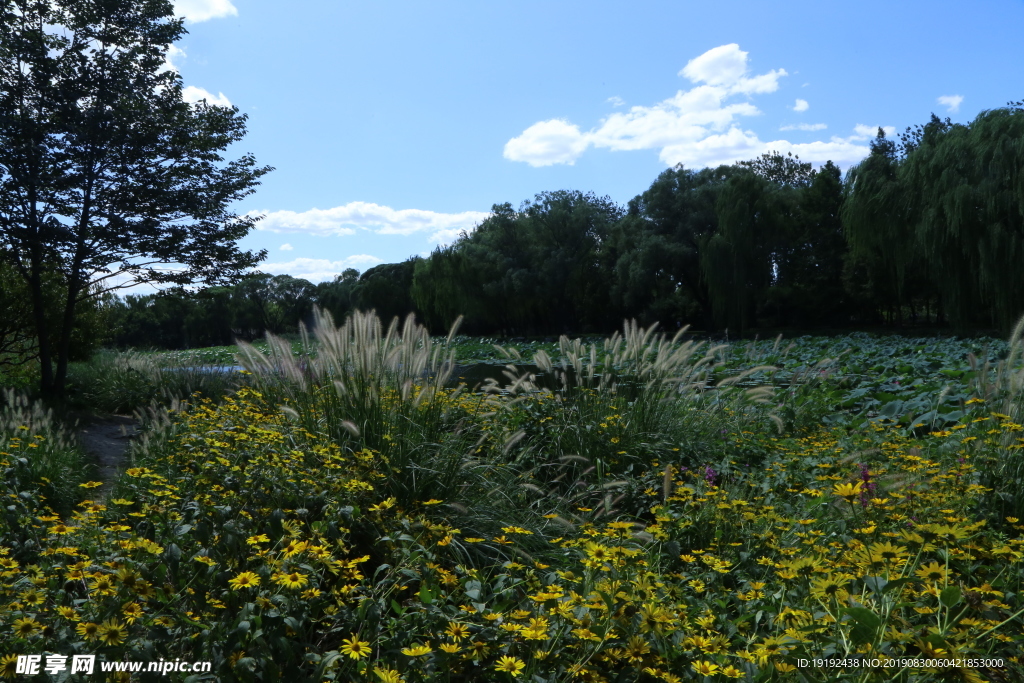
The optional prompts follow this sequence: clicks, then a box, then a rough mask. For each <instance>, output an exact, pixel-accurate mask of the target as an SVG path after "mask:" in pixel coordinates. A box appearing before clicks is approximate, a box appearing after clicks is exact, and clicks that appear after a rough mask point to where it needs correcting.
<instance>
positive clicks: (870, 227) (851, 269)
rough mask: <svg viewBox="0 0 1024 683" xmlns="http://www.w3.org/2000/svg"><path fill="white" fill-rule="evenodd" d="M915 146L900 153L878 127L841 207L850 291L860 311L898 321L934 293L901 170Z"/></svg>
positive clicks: (911, 192)
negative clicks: (872, 312) (874, 310)
mask: <svg viewBox="0 0 1024 683" xmlns="http://www.w3.org/2000/svg"><path fill="white" fill-rule="evenodd" d="M936 120H937V119H936ZM913 146H914V145H913V144H912V145H904V146H903V147H902V149H901V147H900V146H898V145H897V144H896V143H895V142H894V141H892V140H889V139H888V138H887V137H886V135H885V131H883V130H882V129H881V128H879V129H878V135H877V136H876V137H875V139H874V140H872V141H871V153H870V154H869V155H868V157H867V158H866V159H864V160H863V161H862V162H861V163H860V164H858V165H857V166H855V167H853V168H851V169H850V171H849V172H848V173H847V177H846V183H845V185H846V187H845V195H846V197H845V199H844V202H843V208H842V221H843V226H844V230H845V233H846V237H847V241H848V243H849V249H850V253H849V258H848V265H847V270H848V272H847V279H848V282H849V289H850V290H851V293H852V294H853V295H854V296H855V297H857V298H859V299H860V300H861V302H862V306H863V307H865V308H872V307H873V308H876V309H878V310H880V311H881V312H883V313H884V314H885V317H886V318H887V319H888V320H889V322H896V323H902V322H903V321H904V309H907V310H913V305H914V303H915V301H924V300H926V299H928V298H929V296H930V294H931V292H932V291H933V287H932V284H931V275H932V274H931V273H930V272H928V268H927V262H926V259H925V256H924V254H923V253H922V251H921V249H920V244H919V242H918V237H917V235H916V231H915V226H916V225H917V223H918V222H919V220H920V209H921V204H920V201H919V197H918V196H917V189H916V188H915V186H914V184H913V183H909V184H908V182H907V178H906V175H905V173H903V171H902V166H903V164H904V160H905V158H906V157H905V153H906V150H908V149H912V148H913ZM865 304H866V305H865Z"/></svg>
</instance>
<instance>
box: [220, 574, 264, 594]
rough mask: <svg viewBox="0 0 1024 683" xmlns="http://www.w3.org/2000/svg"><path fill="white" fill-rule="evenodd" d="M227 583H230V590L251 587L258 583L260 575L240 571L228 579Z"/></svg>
mask: <svg viewBox="0 0 1024 683" xmlns="http://www.w3.org/2000/svg"><path fill="white" fill-rule="evenodd" d="M228 583H229V584H230V585H231V590H239V589H242V588H252V587H255V586H258V585H260V577H259V575H258V574H256V573H255V572H242V573H240V574H239V575H238V576H236V577H235V578H233V579H231V580H230V581H228Z"/></svg>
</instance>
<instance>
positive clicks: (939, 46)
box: [169, 0, 1024, 281]
mask: <svg viewBox="0 0 1024 683" xmlns="http://www.w3.org/2000/svg"><path fill="white" fill-rule="evenodd" d="M175 7H176V10H177V11H178V13H179V14H181V15H183V16H185V17H186V18H187V22H186V26H187V29H188V31H189V33H188V35H186V36H184V38H183V39H182V40H181V41H180V42H179V43H178V44H176V45H175V46H174V47H173V48H172V50H171V53H170V55H169V58H170V61H171V63H172V64H173V65H174V67H175V68H176V69H178V71H179V72H180V74H181V76H182V79H183V82H184V84H185V86H186V95H187V96H189V97H191V98H193V99H195V98H198V97H202V96H206V97H208V98H209V99H210V100H211V101H214V102H217V103H230V104H233V105H234V106H237V107H238V108H239V110H240V111H242V112H243V113H245V114H247V115H248V117H249V122H248V128H249V133H248V135H247V136H246V138H245V139H244V140H243V141H242V142H240V143H238V145H237V146H236V147H235V148H234V149H233V150H232V152H233V153H234V154H235V155H236V156H237V155H238V154H240V153H242V152H252V153H253V154H255V156H256V158H257V160H258V161H259V162H260V163H262V164H267V165H270V166H273V167H275V169H276V170H275V171H274V172H272V173H270V174H268V175H267V176H264V182H263V185H262V186H261V187H260V188H259V189H258V190H257V192H256V193H255V194H254V195H252V196H251V197H249V198H247V199H246V200H245V201H244V202H242V203H240V204H239V206H238V207H237V210H238V211H239V212H242V213H245V212H256V213H259V214H262V215H265V216H266V217H265V219H264V220H263V221H261V222H260V224H259V225H260V227H259V229H258V230H255V231H253V232H252V233H251V234H250V235H249V236H248V237H247V238H246V239H245V240H244V242H243V246H245V247H246V248H252V249H267V251H268V258H267V260H266V262H265V263H264V265H263V266H262V267H261V270H263V271H264V272H269V273H274V274H277V273H288V274H291V275H294V276H297V277H305V278H307V279H310V280H312V281H320V280H324V279H330V278H331V277H333V276H334V275H335V274H336V273H339V272H341V270H343V269H344V268H347V267H355V268H357V269H359V270H366V269H367V268H369V267H370V266H372V265H374V264H376V263H382V262H395V261H401V260H404V259H406V258H408V257H409V256H413V255H417V254H423V255H425V254H427V253H429V252H430V251H431V250H432V249H433V248H434V247H436V246H437V245H438V244H439V243H444V242H450V241H451V240H453V239H454V237H455V236H456V235H457V234H458V232H459V231H460V230H463V229H465V230H471V229H472V228H473V227H474V226H475V225H476V224H477V223H478V222H479V221H480V220H481V219H482V218H484V217H485V216H486V214H487V212H488V211H489V210H490V208H491V205H493V204H496V203H504V202H510V203H512V204H513V205H514V206H518V205H519V204H520V202H522V201H523V200H525V199H530V198H532V197H533V196H534V195H535V194H536V193H538V192H543V191H549V190H561V189H573V190H582V191H593V192H595V193H597V194H599V195H608V196H610V197H611V198H612V199H613V200H615V201H616V202H619V203H620V204H624V203H625V202H627V201H628V200H629V199H631V198H632V197H634V196H635V195H637V194H639V193H640V192H643V191H644V190H645V189H646V188H647V187H649V186H650V184H651V182H652V181H653V180H654V179H655V177H657V175H658V174H659V173H660V172H662V171H663V170H665V169H666V168H668V167H670V166H672V165H674V164H676V163H683V164H684V165H685V166H687V167H691V168H699V167H702V166H705V165H710V164H717V163H728V162H733V161H739V160H743V159H749V158H752V157H755V156H757V155H759V154H761V153H762V152H765V151H769V150H779V151H793V152H794V153H796V154H798V155H799V156H800V157H801V158H802V159H804V160H807V161H812V162H815V163H822V162H824V161H825V160H826V159H832V160H834V161H836V162H837V163H839V164H840V166H841V167H842V168H843V169H844V170H845V169H846V168H848V167H849V166H850V165H851V164H854V163H856V162H857V160H858V159H860V158H862V157H863V155H864V154H866V152H867V141H868V139H869V138H870V137H871V136H873V135H874V131H875V130H876V129H877V127H878V126H883V127H886V129H887V130H890V131H894V132H895V131H902V130H903V129H904V128H906V127H907V126H910V125H914V124H918V123H924V122H925V121H926V120H927V119H928V117H929V115H930V114H931V113H932V112H935V113H936V114H938V115H940V116H943V117H945V116H949V117H951V118H952V119H953V120H954V121H959V122H966V121H969V120H970V119H972V118H973V117H974V116H975V115H976V114H977V113H978V112H979V111H981V110H983V109H992V108H996V107H1001V106H1004V105H1005V104H1006V102H1007V101H1009V100H1020V99H1024V69H1022V68H1021V62H1022V58H1024V49H1022V48H1021V45H1022V43H1021V39H1020V36H1021V35H1022V34H1024V2H1022V1H1021V0H992V1H987V0H979V1H978V2H974V3H963V2H959V3H954V2H935V1H932V2H917V1H913V2H902V3H896V4H894V3H891V2H885V3H882V2H858V3H832V2H829V3H823V2H792V1H791V2H785V3H765V2H753V1H751V2H739V1H733V2H730V1H722V0H720V1H719V2H715V3H710V2H681V1H676V2H668V1H661V2H643V1H641V0H633V2H629V3H626V2H601V1H597V0H590V1H588V2H575V1H573V2H551V1H550V0H549V1H548V2H532V1H527V0H519V1H517V2H508V1H492V2H486V3H481V2H443V1H435V2H433V3H422V2H360V3H354V2H345V1H338V0H306V1H304V2H291V3H285V2H280V1H279V0H274V1H271V0H178V1H177V2H176V3H175Z"/></svg>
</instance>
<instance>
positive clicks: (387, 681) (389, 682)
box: [373, 667, 405, 683]
mask: <svg viewBox="0 0 1024 683" xmlns="http://www.w3.org/2000/svg"><path fill="white" fill-rule="evenodd" d="M373 674H374V675H375V676H376V677H377V678H379V679H380V683H401V682H402V681H404V680H405V679H404V678H402V675H401V674H400V673H398V670H397V669H378V668H377V667H373Z"/></svg>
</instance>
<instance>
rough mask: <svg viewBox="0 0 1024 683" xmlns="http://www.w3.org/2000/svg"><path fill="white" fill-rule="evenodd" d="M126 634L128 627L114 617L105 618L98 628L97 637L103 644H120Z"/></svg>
mask: <svg viewBox="0 0 1024 683" xmlns="http://www.w3.org/2000/svg"><path fill="white" fill-rule="evenodd" d="M127 635H128V628H127V627H126V626H125V625H124V624H122V623H121V622H119V621H117V620H116V619H107V620H106V621H104V622H103V625H102V626H100V629H99V639H100V641H102V642H103V644H104V645H120V644H121V643H123V642H124V639H125V636H127Z"/></svg>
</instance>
